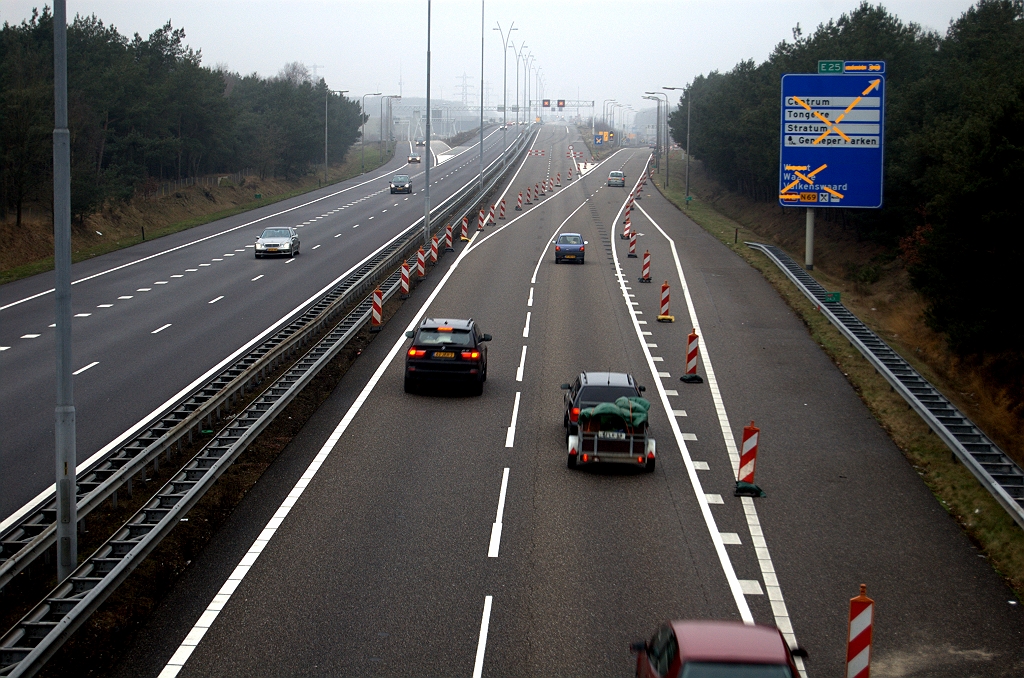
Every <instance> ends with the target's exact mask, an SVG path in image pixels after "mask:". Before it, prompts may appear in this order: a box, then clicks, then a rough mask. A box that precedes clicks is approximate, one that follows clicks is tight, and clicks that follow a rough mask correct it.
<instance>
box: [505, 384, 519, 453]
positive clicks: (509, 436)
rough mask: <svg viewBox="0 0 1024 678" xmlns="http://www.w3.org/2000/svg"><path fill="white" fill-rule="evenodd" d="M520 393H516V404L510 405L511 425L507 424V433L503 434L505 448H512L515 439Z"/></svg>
mask: <svg viewBox="0 0 1024 678" xmlns="http://www.w3.org/2000/svg"><path fill="white" fill-rule="evenodd" d="M520 395H522V391H516V402H515V404H513V405H512V423H511V424H509V427H508V433H506V434H505V447H512V443H514V442H515V439H516V419H518V418H519V396H520Z"/></svg>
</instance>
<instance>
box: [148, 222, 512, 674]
mask: <svg viewBox="0 0 1024 678" xmlns="http://www.w3.org/2000/svg"><path fill="white" fill-rule="evenodd" d="M475 237H476V233H474V234H473V235H472V236H471V238H470V243H469V244H470V245H472V244H473V241H472V239H473V238H475ZM469 252H470V247H469V246H468V245H467V246H466V247H465V248H463V250H462V251H461V252H460V253H459V256H458V257H456V259H455V261H454V262H453V263H452V265H451V268H449V269H448V270H447V271H446V272H445V274H444V276H443V277H442V278H441V280H440V281H439V282H438V284H437V287H435V288H434V290H433V291H432V292H431V293H430V296H428V297H427V299H426V301H424V302H423V305H422V306H420V308H419V310H417V311H416V314H415V315H414V316H413V318H412V320H410V322H409V325H408V326H407V327H406V330H407V331H408V330H414V329H416V326H417V325H418V324H419V321H420V319H421V318H422V317H423V316H424V314H425V313H426V312H427V309H428V308H429V307H430V304H432V303H434V299H436V298H437V295H438V294H440V293H441V290H443V289H444V287H445V285H446V284H447V282H448V280H449V279H450V278H451V276H452V274H453V273H455V271H456V270H457V269H458V267H459V264H460V263H462V260H463V259H464V258H465V257H466V255H467V254H469ZM405 341H406V337H405V333H404V332H403V333H402V334H401V335H400V336H399V338H398V340H397V341H395V343H394V345H393V346H392V347H391V349H390V350H389V351H388V353H387V355H386V356H384V359H383V360H382V361H381V363H380V365H378V366H377V369H376V370H375V371H374V373H373V375H372V376H371V377H370V380H369V381H368V382H367V383H366V385H365V386H364V387H363V389H362V391H360V392H359V395H358V396H356V399H355V401H354V402H353V403H352V405H351V406H349V408H348V411H347V412H346V413H345V416H343V417H342V418H341V421H340V422H338V425H337V426H336V427H335V429H334V431H333V432H332V433H331V435H330V436H329V437H328V438H327V440H326V441H325V442H324V444H323V446H322V447H321V448H320V451H319V452H318V453H317V455H316V457H314V458H313V461H311V462H310V463H309V466H307V467H306V471H305V472H304V473H303V474H302V477H301V478H299V480H298V481H297V482H296V483H295V485H294V486H293V487H292V489H291V491H290V492H289V493H288V496H287V497H285V499H284V501H282V502H281V505H280V506H279V507H278V509H277V511H276V512H275V513H274V516H273V517H272V518H271V519H270V521H269V522H268V523H267V525H266V527H264V528H263V531H262V532H261V533H260V535H259V536H258V537H257V538H256V541H254V542H253V543H252V546H250V547H249V550H248V551H247V552H246V554H245V555H244V556H243V557H242V559H241V560H240V561H239V564H238V565H237V566H236V567H235V569H234V571H233V572H232V574H231V576H230V577H228V580H227V581H226V582H224V584H223V586H221V588H220V591H219V592H218V593H217V595H215V596H214V597H213V600H212V601H210V604H209V605H208V606H207V607H206V611H205V612H203V614H202V615H201V616H200V617H199V620H198V621H196V623H195V625H193V627H192V630H191V631H190V632H189V633H188V635H186V636H185V639H184V640H182V641H181V645H179V646H178V649H177V650H176V651H175V652H174V654H173V655H171V658H170V659H169V660H168V661H167V664H166V666H164V669H163V671H161V672H160V678H171V677H173V676H176V675H178V672H179V671H180V670H181V668H182V667H183V666H184V665H185V662H186V661H188V658H189V656H191V654H192V651H193V650H194V649H195V647H196V646H197V645H198V644H199V642H200V641H201V640H202V639H203V636H205V635H206V631H207V630H208V629H209V628H210V626H211V625H212V624H213V622H214V620H215V619H216V618H217V615H219V614H220V611H221V610H222V609H224V607H225V606H226V605H227V602H228V600H230V599H231V596H232V594H233V593H234V592H235V589H236V588H237V587H238V585H239V584H240V583H241V581H242V580H243V579H245V575H246V574H248V572H249V568H250V567H252V565H253V564H254V563H255V562H256V559H257V558H258V557H259V555H260V553H262V552H263V549H264V547H266V545H267V544H268V543H269V542H270V540H271V539H272V538H273V536H274V534H276V533H277V530H278V528H279V527H280V526H281V524H282V523H283V522H284V519H285V518H286V517H287V516H288V512H289V511H291V508H292V506H294V505H295V504H296V503H297V502H298V500H299V497H301V496H302V493H303V492H304V491H305V489H306V487H308V486H309V483H311V482H312V481H313V478H314V477H315V476H316V474H317V472H318V471H319V470H320V467H321V466H323V464H324V462H325V461H327V458H328V457H329V456H330V455H331V453H332V452H333V451H334V448H335V446H336V445H337V444H338V441H339V440H341V436H342V435H343V434H344V433H345V431H346V430H347V429H348V427H349V425H350V424H351V423H352V420H353V419H355V417H356V415H357V414H358V413H359V410H360V409H362V407H363V404H364V403H365V402H366V400H367V399H368V398H369V397H370V393H372V392H373V389H374V388H375V387H376V386H377V382H379V381H380V379H381V377H382V376H384V372H385V371H386V370H387V369H388V367H389V366H390V365H391V363H392V361H394V359H395V356H397V355H398V353H399V351H401V349H402V347H403V346H404V344H405ZM517 397H518V396H517ZM486 609H487V610H488V612H489V610H490V605H489V604H488V606H487V608H486Z"/></svg>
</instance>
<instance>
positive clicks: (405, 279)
mask: <svg viewBox="0 0 1024 678" xmlns="http://www.w3.org/2000/svg"><path fill="white" fill-rule="evenodd" d="M398 298H399V299H408V298H409V262H408V261H403V262H402V291H401V293H399V295H398Z"/></svg>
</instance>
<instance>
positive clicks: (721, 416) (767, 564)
mask: <svg viewBox="0 0 1024 678" xmlns="http://www.w3.org/2000/svg"><path fill="white" fill-rule="evenodd" d="M636 207H637V208H638V209H639V210H640V213H641V214H643V215H644V216H645V217H646V218H647V220H648V221H650V222H651V224H652V225H653V226H654V227H655V228H656V229H658V232H659V233H661V235H662V237H664V238H665V239H666V240H668V244H669V246H670V247H671V249H672V258H673V259H674V260H675V264H676V275H678V276H679V284H680V286H681V287H682V289H683V299H684V300H685V301H686V308H687V311H688V313H689V316H690V323H691V325H690V326H691V327H692V328H694V331H695V332H696V334H697V336H698V337H699V339H698V342H699V345H700V357H701V363H702V364H703V365H704V376H705V378H706V379H707V380H708V388H709V390H710V391H711V398H712V400H713V401H714V403H715V410H716V411H717V413H718V426H719V428H720V429H721V431H722V438H723V439H724V440H725V447H726V450H728V452H729V460H730V461H731V462H732V470H733V475H734V476H737V475H738V474H739V465H740V455H739V451H738V450H737V449H736V439H735V438H734V437H733V435H732V426H731V424H730V423H729V415H728V413H727V412H726V411H725V402H724V401H723V400H722V392H721V390H719V388H718V378H717V377H716V376H715V369H714V367H713V366H712V364H711V357H710V356H709V355H708V350H707V345H706V344H705V342H704V334H703V333H702V332H701V331H700V322H699V321H698V320H697V312H696V311H695V310H694V307H693V299H692V298H691V297H690V288H689V286H688V285H687V284H686V276H684V275H683V265H682V263H680V261H679V251H678V250H677V249H676V242H675V240H673V239H672V238H670V237H669V236H668V234H667V233H665V231H664V230H662V228H661V226H659V225H658V223H657V222H656V221H655V220H654V219H652V218H651V215H650V214H648V213H647V210H645V209H644V208H643V207H642V206H641V205H637V206H636ZM616 223H617V222H616ZM613 251H614V250H613ZM669 421H671V422H672V424H673V425H675V418H674V417H672V418H670V420H669ZM742 500H743V511H744V513H745V514H746V516H747V527H748V529H749V530H750V535H751V539H752V540H753V541H755V551H756V553H757V562H758V565H759V566H760V568H761V576H762V577H763V578H764V580H765V584H766V585H769V582H768V577H769V576H771V579H772V581H773V582H774V584H771V586H773V587H775V588H777V590H776V591H774V592H773V595H777V596H778V599H777V600H775V599H774V598H773V599H772V615H773V616H774V617H775V626H776V627H777V628H778V629H779V630H780V631H781V632H782V635H783V637H784V638H785V639H786V642H788V643H789V646H790V647H797V641H796V634H795V633H794V632H793V623H792V619H791V618H790V616H789V610H788V608H787V607H786V602H785V600H784V599H783V597H782V589H781V588H778V580H777V579H776V578H775V565H774V564H773V563H772V559H771V554H770V553H769V551H768V544H767V542H766V541H765V540H764V534H763V532H762V530H761V523H760V520H759V519H758V516H757V508H756V507H755V506H754V500H753V499H752V498H750V497H743V498H742ZM755 536H756V539H755ZM795 661H796V666H797V668H798V669H799V670H800V675H801V676H804V678H806V676H807V671H806V670H805V669H804V662H803V658H802V657H796V658H795Z"/></svg>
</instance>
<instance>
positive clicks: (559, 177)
mask: <svg viewBox="0 0 1024 678" xmlns="http://www.w3.org/2000/svg"><path fill="white" fill-rule="evenodd" d="M561 185H562V173H561V172H559V173H558V175H557V176H556V177H555V186H561Z"/></svg>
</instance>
